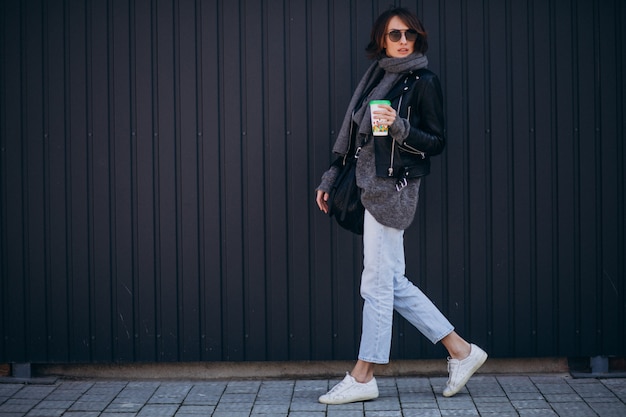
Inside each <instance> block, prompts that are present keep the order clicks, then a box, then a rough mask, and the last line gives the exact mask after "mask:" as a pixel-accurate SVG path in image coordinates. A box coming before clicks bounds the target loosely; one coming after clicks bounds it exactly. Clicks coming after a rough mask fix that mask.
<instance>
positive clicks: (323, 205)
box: [315, 190, 329, 214]
mask: <svg viewBox="0 0 626 417" xmlns="http://www.w3.org/2000/svg"><path fill="white" fill-rule="evenodd" d="M328 197H329V195H328V193H326V192H324V191H322V190H317V198H316V199H315V201H316V202H317V206H318V207H319V208H320V210H322V211H323V212H324V213H326V214H328Z"/></svg>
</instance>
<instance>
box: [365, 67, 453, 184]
mask: <svg viewBox="0 0 626 417" xmlns="http://www.w3.org/2000/svg"><path fill="white" fill-rule="evenodd" d="M386 98H387V100H390V101H391V106H392V107H393V108H394V109H396V111H397V115H398V116H397V117H400V118H404V119H407V120H408V121H409V124H410V129H409V133H408V136H407V137H406V139H404V140H403V141H401V143H400V142H399V141H398V140H394V139H392V136H393V126H392V129H391V132H390V133H391V136H388V138H383V139H382V140H381V138H380V137H378V138H374V139H373V140H374V149H375V155H376V175H377V176H379V177H395V178H398V179H402V178H407V179H408V178H416V177H421V176H424V175H427V174H429V173H430V157H431V156H433V155H438V154H440V153H441V152H442V151H443V148H444V147H445V131H444V116H443V94H442V92H441V84H440V83H439V79H438V78H437V76H436V75H435V74H434V73H433V72H431V71H429V70H427V69H420V70H417V71H413V72H411V73H409V74H407V76H406V77H403V78H401V80H400V81H399V82H398V83H397V84H396V85H395V86H394V87H393V88H392V89H391V91H390V92H389V94H388V95H387V97H386Z"/></svg>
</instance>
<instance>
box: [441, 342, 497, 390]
mask: <svg viewBox="0 0 626 417" xmlns="http://www.w3.org/2000/svg"><path fill="white" fill-rule="evenodd" d="M488 356H489V355H487V352H485V351H483V352H482V354H481V358H480V361H479V362H476V365H474V367H473V368H472V370H471V372H468V373H467V376H466V377H465V378H464V379H463V383H461V384H459V387H458V388H457V389H456V390H454V391H452V390H450V391H446V390H444V391H443V396H444V397H452V396H453V395H455V394H456V393H458V392H459V391H461V390H462V389H463V387H464V386H465V384H467V381H469V380H470V378H471V377H472V375H474V374H475V373H476V371H478V370H479V369H480V367H481V366H483V364H484V363H485V362H486V361H487V357H488Z"/></svg>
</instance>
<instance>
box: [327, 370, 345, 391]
mask: <svg viewBox="0 0 626 417" xmlns="http://www.w3.org/2000/svg"><path fill="white" fill-rule="evenodd" d="M346 375H347V374H346ZM348 383H349V382H348V381H346V380H345V379H343V380H342V381H341V382H340V383H338V384H337V385H335V386H334V387H333V388H332V389H331V390H330V391H328V393H329V394H331V393H333V392H335V391H339V390H340V389H341V388H342V387H343V386H344V385H347V384H348Z"/></svg>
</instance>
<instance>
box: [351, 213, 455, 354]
mask: <svg viewBox="0 0 626 417" xmlns="http://www.w3.org/2000/svg"><path fill="white" fill-rule="evenodd" d="M404 269H405V264H404V231H403V230H398V229H394V228H391V227H387V226H383V225H382V224H380V223H378V222H377V221H376V219H374V216H372V215H371V214H370V213H369V212H368V211H365V223H364V230H363V275H362V276H361V296H362V297H363V300H364V305H363V329H362V333H361V346H360V349H359V359H360V360H363V361H366V362H371V363H379V364H384V363H388V362H389V352H390V349H391V329H392V324H393V310H394V309H395V310H396V311H397V312H398V313H400V314H401V315H402V316H403V317H404V318H405V319H407V320H408V321H409V322H410V323H411V324H412V325H413V326H415V327H416V328H417V329H418V330H419V331H420V332H421V333H422V334H423V335H424V336H426V337H427V338H428V339H429V340H430V341H431V342H432V343H437V342H439V341H440V340H441V339H443V338H444V337H446V336H447V335H449V334H450V333H452V331H453V330H454V327H453V326H452V324H450V322H449V321H448V319H446V317H445V316H444V315H443V314H442V313H441V312H440V311H439V309H438V308H437V307H436V306H435V305H434V304H433V303H432V301H430V299H429V298H428V297H427V296H426V295H425V294H424V293H423V292H422V291H421V290H420V289H419V288H417V287H416V286H415V285H413V283H412V282H411V281H409V280H408V279H407V278H406V277H405V276H404V273H405V270H404Z"/></svg>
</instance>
